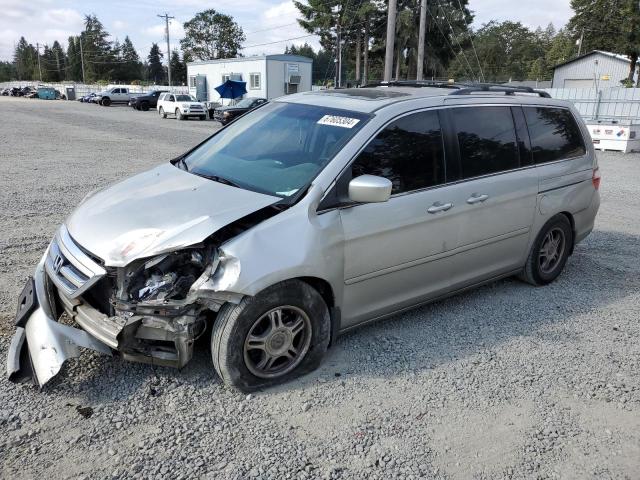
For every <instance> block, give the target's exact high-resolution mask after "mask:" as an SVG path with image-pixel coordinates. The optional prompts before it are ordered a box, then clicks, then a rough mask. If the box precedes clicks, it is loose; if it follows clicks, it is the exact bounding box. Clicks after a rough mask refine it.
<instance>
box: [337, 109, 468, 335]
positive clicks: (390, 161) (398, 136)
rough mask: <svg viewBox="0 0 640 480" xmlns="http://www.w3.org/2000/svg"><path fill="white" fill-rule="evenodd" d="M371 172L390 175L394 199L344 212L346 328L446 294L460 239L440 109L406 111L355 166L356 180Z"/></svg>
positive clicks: (351, 208) (369, 146) (342, 212)
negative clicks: (450, 192) (447, 182)
mask: <svg viewBox="0 0 640 480" xmlns="http://www.w3.org/2000/svg"><path fill="white" fill-rule="evenodd" d="M365 174H369V175H378V176H381V177H386V178H388V179H389V180H391V182H392V184H393V190H392V197H391V199H390V200H389V201H388V202H384V203H370V204H359V205H354V206H351V207H349V208H343V209H342V210H341V221H342V226H343V230H344V239H345V251H344V253H345V268H344V281H345V289H344V301H343V312H342V314H343V327H349V326H351V325H355V324H357V323H360V322H362V321H365V320H368V319H372V318H375V317H378V316H381V315H384V314H387V313H390V312H393V311H395V310H399V309H401V308H404V307H408V306H411V305H414V304H416V303H419V302H421V301H424V300H427V299H429V298H432V297H435V296H438V295H440V294H443V293H445V292H446V291H447V290H448V288H449V286H450V276H449V271H450V266H451V263H450V262H451V261H450V258H449V256H448V255H449V253H450V251H451V250H453V249H455V247H456V244H457V234H458V223H457V222H456V221H455V220H454V216H453V215H452V210H451V207H452V203H451V199H450V198H449V197H448V193H447V192H448V187H446V186H444V183H445V164H444V148H443V140H442V133H441V129H440V122H439V116H438V112H437V111H433V110H432V111H424V112H418V113H413V114H410V115H406V116H404V117H401V118H399V119H397V120H395V121H393V122H392V123H391V124H389V125H388V126H387V127H386V128H385V129H384V130H382V131H381V132H380V133H379V134H378V135H377V136H376V137H375V138H374V139H373V140H372V141H371V142H370V143H369V145H368V146H367V147H366V148H365V149H364V150H363V151H362V152H361V153H360V154H359V156H358V157H357V158H356V160H355V161H354V163H353V164H352V166H351V175H352V176H353V177H354V178H355V177H358V176H360V175H365Z"/></svg>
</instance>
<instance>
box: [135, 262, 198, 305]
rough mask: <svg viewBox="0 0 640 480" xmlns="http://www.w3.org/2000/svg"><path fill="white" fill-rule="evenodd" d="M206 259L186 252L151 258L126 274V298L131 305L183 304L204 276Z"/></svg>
mask: <svg viewBox="0 0 640 480" xmlns="http://www.w3.org/2000/svg"><path fill="white" fill-rule="evenodd" d="M207 260H208V256H207V254H206V252H205V251H204V250H201V249H189V250H183V251H179V252H172V253H167V254H164V255H159V256H157V257H154V258H151V259H149V260H147V261H146V262H144V263H142V264H141V265H140V266H138V268H137V269H135V270H134V271H133V272H130V274H129V275H130V276H131V278H130V282H129V288H128V297H129V300H130V301H134V302H151V301H160V302H164V301H169V300H184V299H185V298H186V296H187V293H188V292H189V288H190V287H191V285H193V283H194V282H195V281H196V279H197V278H198V277H199V276H200V275H201V274H202V272H204V270H205V268H206V266H207Z"/></svg>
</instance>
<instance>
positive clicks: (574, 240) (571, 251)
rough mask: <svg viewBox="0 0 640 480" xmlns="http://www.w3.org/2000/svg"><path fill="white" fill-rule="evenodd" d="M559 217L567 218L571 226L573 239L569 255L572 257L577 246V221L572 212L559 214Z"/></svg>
mask: <svg viewBox="0 0 640 480" xmlns="http://www.w3.org/2000/svg"><path fill="white" fill-rule="evenodd" d="M558 215H564V216H565V217H566V218H567V220H569V224H570V225H571V233H572V237H573V238H572V239H571V246H570V249H569V255H571V254H573V248H574V247H575V245H576V222H575V219H574V218H573V215H572V214H571V213H570V212H567V211H563V212H559V213H558ZM554 216H555V215H554Z"/></svg>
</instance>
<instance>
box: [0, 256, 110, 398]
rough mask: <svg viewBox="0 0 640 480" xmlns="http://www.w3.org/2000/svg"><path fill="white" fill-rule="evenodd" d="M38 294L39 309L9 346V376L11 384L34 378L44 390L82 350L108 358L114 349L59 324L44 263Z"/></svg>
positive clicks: (38, 275) (39, 273) (38, 270)
mask: <svg viewBox="0 0 640 480" xmlns="http://www.w3.org/2000/svg"><path fill="white" fill-rule="evenodd" d="M34 277H35V278H34V280H35V286H36V288H35V292H33V295H35V296H36V300H37V304H38V307H37V308H36V309H35V310H34V311H33V313H31V315H30V316H29V318H28V319H27V321H26V323H25V325H24V327H18V328H17V329H16V333H15V334H14V336H13V338H12V340H11V345H10V346H9V352H8V358H7V376H8V378H9V380H18V379H26V378H29V377H32V378H33V380H34V381H35V382H36V383H37V384H38V385H39V386H40V387H42V386H44V385H45V384H46V383H47V382H48V381H49V380H51V379H52V378H53V377H54V376H56V375H57V374H58V372H59V371H60V369H61V368H62V365H63V364H64V362H65V361H67V360H68V359H69V358H75V357H78V356H80V349H79V347H83V348H88V349H91V350H94V351H96V352H99V353H104V354H105V355H111V349H110V348H109V347H108V346H107V345H105V344H104V343H102V342H100V341H98V340H97V339H95V338H93V337H92V336H91V335H89V334H87V333H86V332H84V331H83V330H79V329H77V328H73V327H70V326H67V325H63V324H61V323H58V322H56V321H55V320H54V319H53V318H51V317H50V316H49V314H48V313H47V312H51V311H52V308H51V305H49V304H48V301H49V300H48V298H46V295H44V294H43V292H45V291H46V288H45V286H44V285H43V282H44V272H43V266H42V262H41V263H40V264H39V265H38V267H37V268H36V274H35V276H34Z"/></svg>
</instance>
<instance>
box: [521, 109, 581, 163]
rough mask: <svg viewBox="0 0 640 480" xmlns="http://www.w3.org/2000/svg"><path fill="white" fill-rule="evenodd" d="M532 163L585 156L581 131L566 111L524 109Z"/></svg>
mask: <svg viewBox="0 0 640 480" xmlns="http://www.w3.org/2000/svg"><path fill="white" fill-rule="evenodd" d="M523 110H524V115H525V118H526V120H527V127H528V128H529V137H530V138H531V150H532V152H533V161H534V163H536V164H538V163H546V162H553V161H555V160H563V159H568V158H575V157H581V156H582V155H584V154H585V153H586V148H585V146H584V140H583V138H582V133H581V132H580V128H579V127H578V124H577V123H576V120H575V118H573V114H572V113H571V112H570V111H569V110H568V109H566V108H554V107H523Z"/></svg>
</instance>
